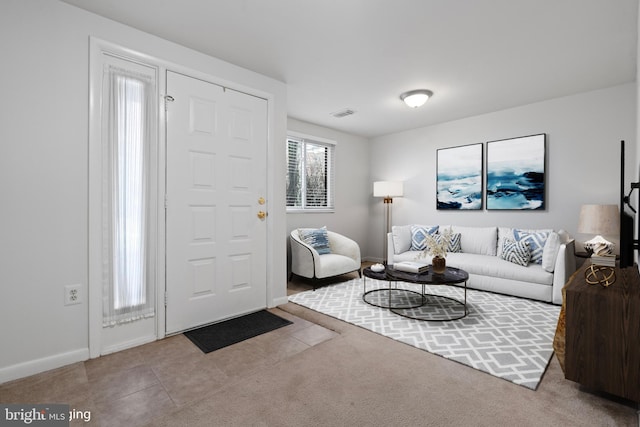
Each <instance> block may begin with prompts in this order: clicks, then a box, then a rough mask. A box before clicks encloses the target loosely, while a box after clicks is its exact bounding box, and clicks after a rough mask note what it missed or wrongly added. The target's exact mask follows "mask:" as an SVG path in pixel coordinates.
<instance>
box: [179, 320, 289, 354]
mask: <svg viewBox="0 0 640 427" xmlns="http://www.w3.org/2000/svg"><path fill="white" fill-rule="evenodd" d="M292 323H293V322H290V321H289V320H286V319H283V318H282V317H279V316H276V315H275V314H273V313H270V312H268V311H266V310H262V311H257V312H255V313H251V314H247V315H245V316H241V317H236V318H235V319H230V320H225V321H224V322H220V323H215V324H213V325H209V326H204V327H202V328H198V329H194V330H192V331H188V332H185V333H184V336H186V337H187V338H189V339H190V340H191V341H192V342H193V343H194V344H195V345H197V346H198V348H199V349H200V350H202V351H203V352H204V353H210V352H212V351H214V350H218V349H221V348H223V347H227V346H230V345H232V344H236V343H239V342H241V341H244V340H247V339H249V338H253V337H256V336H258V335H262V334H264V333H266V332H269V331H273V330H275V329H278V328H281V327H283V326H287V325H291V324H292Z"/></svg>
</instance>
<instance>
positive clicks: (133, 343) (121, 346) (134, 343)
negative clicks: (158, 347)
mask: <svg viewBox="0 0 640 427" xmlns="http://www.w3.org/2000/svg"><path fill="white" fill-rule="evenodd" d="M157 340H158V338H157V337H156V336H155V335H147V336H144V337H140V338H136V339H134V340H130V341H125V342H121V343H118V344H116V345H112V346H108V347H105V348H104V349H102V352H101V353H102V354H101V356H106V355H107V354H111V353H117V352H119V351H122V350H128V349H130V348H133V347H138V346H140V345H144V344H149V343H150V342H154V341H157Z"/></svg>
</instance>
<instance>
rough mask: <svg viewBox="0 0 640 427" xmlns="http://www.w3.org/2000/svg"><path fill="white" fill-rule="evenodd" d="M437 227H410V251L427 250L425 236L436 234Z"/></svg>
mask: <svg viewBox="0 0 640 427" xmlns="http://www.w3.org/2000/svg"><path fill="white" fill-rule="evenodd" d="M438 228H439V226H437V225H435V226H430V225H412V226H411V250H412V251H423V250H425V249H426V248H427V241H426V239H425V237H426V236H427V234H435V233H437V232H438Z"/></svg>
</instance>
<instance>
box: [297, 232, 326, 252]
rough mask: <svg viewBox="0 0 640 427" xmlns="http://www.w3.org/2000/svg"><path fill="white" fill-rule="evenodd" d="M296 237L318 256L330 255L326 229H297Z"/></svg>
mask: <svg viewBox="0 0 640 427" xmlns="http://www.w3.org/2000/svg"><path fill="white" fill-rule="evenodd" d="M298 235H299V236H300V239H301V240H302V241H303V242H305V243H306V244H307V245H309V246H311V247H312V248H313V249H315V250H316V251H317V252H318V253H319V254H320V255H324V254H330V253H331V247H330V246H329V235H328V234H327V227H322V228H299V229H298Z"/></svg>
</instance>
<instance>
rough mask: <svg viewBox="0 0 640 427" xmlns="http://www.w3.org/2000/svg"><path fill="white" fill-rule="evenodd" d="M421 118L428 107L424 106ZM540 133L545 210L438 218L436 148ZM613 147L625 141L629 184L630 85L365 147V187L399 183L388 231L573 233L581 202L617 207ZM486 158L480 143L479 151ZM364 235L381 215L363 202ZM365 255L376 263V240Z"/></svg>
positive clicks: (375, 236) (632, 142) (616, 151)
mask: <svg viewBox="0 0 640 427" xmlns="http://www.w3.org/2000/svg"><path fill="white" fill-rule="evenodd" d="M422 108H425V111H424V113H425V114H428V109H429V104H428V103H427V104H426V105H425V106H424V107H422ZM538 133H546V134H547V144H546V152H547V169H546V179H547V184H546V185H547V199H546V205H547V208H546V210H544V211H487V210H482V211H453V212H452V211H439V210H437V209H436V199H435V197H436V196H435V194H436V160H435V154H436V150H437V149H438V148H446V147H454V146H459V145H467V144H473V143H479V142H487V141H492V140H499V139H505V138H512V137H518V136H525V135H531V134H538ZM620 140H625V141H626V152H627V155H626V158H627V168H626V171H628V173H627V179H626V182H627V183H629V182H631V179H632V178H635V177H636V176H637V175H636V171H637V169H638V167H637V165H633V159H635V158H636V85H635V84H626V85H621V86H616V87H612V88H608V89H603V90H597V91H593V92H588V93H581V94H578V95H573V96H568V97H563V98H558V99H552V100H548V101H544V102H539V103H535V104H531V105H525V106H521V107H517V108H512V109H509V110H504V111H498V112H495V113H491V114H485V115H481V116H476V117H471V118H467V119H462V120H457V121H453V122H449V123H444V124H440V125H435V126H430V127H425V128H420V129H415V130H411V131H406V132H402V133H397V134H392V135H386V136H382V137H378V138H373V139H372V140H371V165H370V166H371V174H372V180H373V181H377V180H400V181H405V190H404V191H405V197H403V198H396V199H394V203H393V223H394V224H411V223H423V224H457V225H487V226H489V225H501V226H513V227H528V228H554V229H565V230H567V231H569V233H571V234H572V235H574V234H575V232H576V228H577V221H578V214H579V210H580V206H581V205H582V204H584V203H606V204H618V203H619V194H620V193H619V180H620V178H619V177H620ZM485 155H486V144H485ZM370 202H371V212H372V215H371V217H370V222H369V224H370V229H371V230H378V229H381V227H382V223H383V220H384V219H383V211H381V210H378V209H376V207H377V202H378V201H377V200H375V199H373V198H371V199H370ZM371 236H372V237H371V238H370V239H369V246H368V247H367V249H366V253H368V254H371V255H372V256H376V257H382V254H383V240H382V233H372V235H371Z"/></svg>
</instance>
